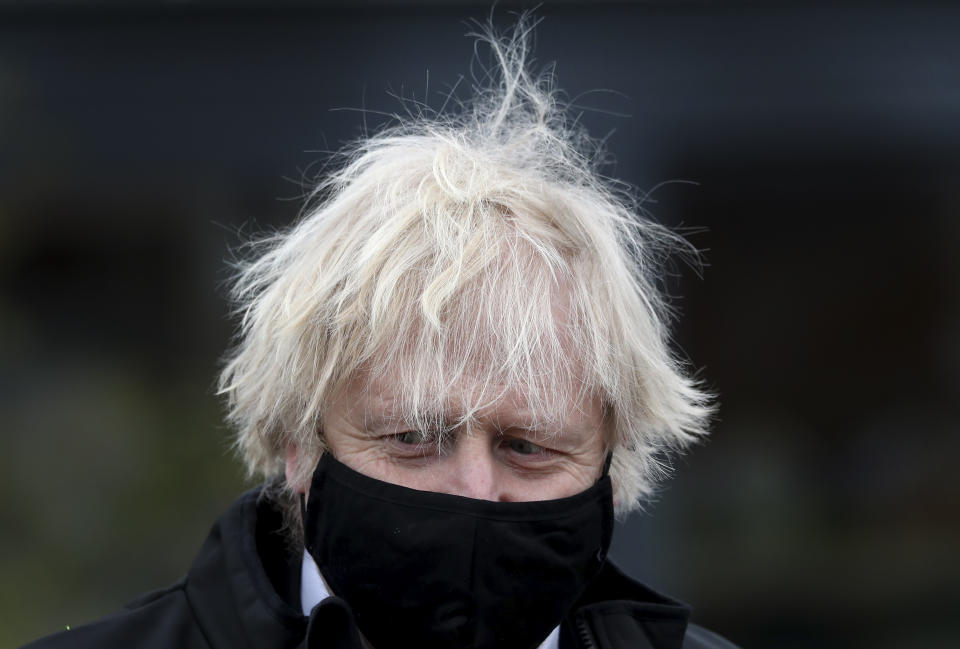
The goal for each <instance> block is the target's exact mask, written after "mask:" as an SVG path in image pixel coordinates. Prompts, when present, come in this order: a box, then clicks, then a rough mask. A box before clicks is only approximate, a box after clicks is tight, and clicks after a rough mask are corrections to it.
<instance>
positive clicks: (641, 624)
mask: <svg viewBox="0 0 960 649" xmlns="http://www.w3.org/2000/svg"><path fill="white" fill-rule="evenodd" d="M689 618H690V607H689V606H687V605H686V604H683V603H682V602H679V601H677V600H675V599H672V598H670V597H667V596H666V595H663V594H661V593H658V592H657V591H655V590H653V589H652V588H649V587H647V586H645V585H644V584H642V583H640V582H638V581H636V580H635V579H631V578H630V577H628V576H626V575H625V574H623V572H621V571H620V569H619V568H618V567H617V566H616V565H614V564H613V563H611V562H610V561H609V560H608V561H607V562H606V563H605V564H604V567H603V568H602V569H601V571H600V574H599V575H597V578H596V579H595V580H594V581H593V582H592V583H591V584H590V586H589V587H588V588H587V590H586V592H584V594H583V596H582V597H581V598H580V600H579V601H578V603H577V605H576V607H575V609H574V613H573V614H572V615H570V616H568V617H567V619H566V620H564V623H563V625H562V626H561V638H562V639H561V643H560V646H561V648H567V647H578V648H581V647H582V648H583V649H607V648H608V647H633V648H635V649H681V647H682V646H683V638H684V635H685V634H686V630H687V620H688V619H689Z"/></svg>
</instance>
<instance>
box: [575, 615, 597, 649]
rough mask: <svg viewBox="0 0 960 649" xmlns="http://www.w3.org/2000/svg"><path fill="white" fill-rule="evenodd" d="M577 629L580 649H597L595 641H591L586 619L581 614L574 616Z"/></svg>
mask: <svg viewBox="0 0 960 649" xmlns="http://www.w3.org/2000/svg"><path fill="white" fill-rule="evenodd" d="M574 621H575V623H576V627H577V635H579V636H580V646H581V647H582V649H598V647H597V643H596V641H595V640H594V639H593V633H591V632H590V625H588V624H587V617H586V616H585V615H584V614H583V613H578V614H577V615H575V616H574Z"/></svg>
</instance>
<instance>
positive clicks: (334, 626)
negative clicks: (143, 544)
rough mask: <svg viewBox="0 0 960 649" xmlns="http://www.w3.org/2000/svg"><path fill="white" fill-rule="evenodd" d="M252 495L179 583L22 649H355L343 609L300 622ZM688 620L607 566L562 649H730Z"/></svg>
mask: <svg viewBox="0 0 960 649" xmlns="http://www.w3.org/2000/svg"><path fill="white" fill-rule="evenodd" d="M258 494H259V490H256V489H255V490H253V491H249V492H247V493H246V494H244V495H243V496H241V497H240V499H239V500H237V502H235V503H234V504H233V505H232V506H231V507H230V509H228V510H227V512H226V513H225V514H224V515H223V516H222V517H221V518H220V520H219V521H217V523H216V524H214V526H213V529H212V530H211V532H210V536H209V537H208V538H207V540H206V542H205V543H204V544H203V547H202V548H201V550H200V553H199V555H198V556H197V558H196V560H195V561H194V562H193V566H192V567H191V568H190V571H189V572H188V573H187V576H186V577H185V578H183V579H181V580H180V581H179V582H177V583H175V584H173V585H172V586H169V587H168V588H164V589H161V590H157V591H153V592H151V593H147V594H145V595H143V596H141V597H140V598H138V599H137V600H135V601H134V602H132V603H130V604H129V605H127V606H126V607H125V608H124V609H123V610H121V611H119V612H117V613H114V614H112V615H108V616H106V617H104V618H101V619H99V620H97V621H95V622H92V623H90V624H87V625H85V626H81V627H77V628H74V629H71V630H69V631H62V632H60V633H58V634H56V635H53V636H50V637H47V638H44V639H41V640H38V641H36V642H34V643H31V644H29V645H27V646H26V647H25V648H24V649H68V648H69V649H94V648H96V649H295V648H296V649H321V648H322V649H360V645H359V637H358V634H357V629H356V626H355V624H354V622H353V615H352V614H351V612H350V609H349V607H348V606H347V605H346V604H345V603H344V602H343V600H341V599H339V598H337V597H330V598H328V599H325V600H324V601H323V602H321V603H320V604H318V605H317V606H316V607H315V608H314V610H313V613H312V614H311V616H310V617H309V619H308V618H306V617H304V616H303V615H302V614H301V611H300V605H299V600H300V589H299V581H298V580H299V574H300V569H299V565H300V560H301V557H299V556H293V555H291V553H289V552H286V551H285V549H284V540H283V539H282V538H281V537H280V535H279V534H278V533H277V530H279V529H280V519H279V514H278V513H277V512H276V511H275V510H274V509H273V508H272V506H271V505H270V504H269V503H267V502H265V501H264V500H263V499H261V498H259V497H258ZM689 613H690V611H689V609H688V608H687V607H686V606H684V605H683V604H680V603H678V602H676V601H674V600H671V599H669V598H666V597H664V596H663V595H660V594H658V593H656V592H654V591H652V590H650V589H649V588H647V587H646V586H643V585H642V584H640V583H638V582H636V581H633V580H632V579H630V578H628V577H626V576H625V575H623V574H622V573H621V572H620V571H619V570H618V569H617V568H616V567H615V566H613V565H612V564H610V563H609V562H608V563H607V565H606V566H605V567H604V568H603V569H602V571H601V573H600V576H599V577H598V578H597V579H596V581H595V582H594V583H593V584H592V585H591V586H590V588H589V589H588V591H587V592H586V593H585V594H584V596H583V598H582V599H581V601H580V603H579V604H578V605H577V607H576V608H575V610H574V612H573V614H571V615H570V616H568V617H567V619H565V620H564V621H563V623H562V624H561V627H560V647H561V649H620V648H626V647H629V648H631V649H736V648H735V647H734V645H732V644H730V643H729V642H727V641H726V640H724V639H723V638H721V637H720V636H717V635H716V634H714V633H711V632H710V631H707V630H705V629H702V628H700V627H697V626H695V625H692V624H687V618H688V617H689Z"/></svg>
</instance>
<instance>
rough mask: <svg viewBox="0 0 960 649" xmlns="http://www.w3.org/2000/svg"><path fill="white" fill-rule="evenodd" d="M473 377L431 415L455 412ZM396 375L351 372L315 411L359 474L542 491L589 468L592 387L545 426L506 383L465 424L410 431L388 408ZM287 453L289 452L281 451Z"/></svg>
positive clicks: (442, 485) (598, 465)
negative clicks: (322, 411)
mask: <svg viewBox="0 0 960 649" xmlns="http://www.w3.org/2000/svg"><path fill="white" fill-rule="evenodd" d="M474 389H475V386H474V385H473V384H471V383H470V382H469V381H464V382H463V383H462V384H461V387H460V388H459V389H457V390H454V393H453V394H452V396H451V399H449V400H448V402H447V406H446V408H447V410H448V412H444V413H440V414H441V417H440V419H441V420H445V421H457V419H458V416H459V414H460V411H459V410H458V408H459V407H460V406H461V404H463V403H468V402H469V401H468V397H470V396H471V395H472V394H473V390H474ZM396 394H397V383H396V378H395V377H394V376H392V375H391V374H389V373H386V374H383V375H380V376H379V377H376V378H370V377H363V378H360V377H358V378H355V379H354V380H353V381H351V382H350V383H348V384H347V386H346V388H345V389H344V390H342V391H341V393H340V394H339V396H338V398H337V399H336V400H335V401H334V403H333V404H332V406H331V407H330V409H329V411H328V412H327V414H326V416H325V417H324V429H323V432H324V436H325V439H326V443H327V447H328V449H329V451H330V452H331V453H333V456H334V457H335V458H336V459H337V460H339V461H340V462H343V463H344V464H346V465H347V466H349V467H350V468H352V469H354V470H355V471H359V472H360V473H363V474H364V475H366V476H369V477H371V478H375V479H377V480H383V481H385V482H390V483H393V484H398V485H401V486H404V487H409V488H412V489H419V490H422V491H435V492H439V493H447V494H453V495H457V496H465V497H468V498H476V499H481V500H493V501H502V502H506V501H530V500H551V499H555V498H564V497H566V496H572V495H574V494H577V493H579V492H581V491H583V490H584V489H586V488H587V487H589V486H590V485H592V484H593V483H594V482H596V480H597V479H598V478H599V476H600V473H601V469H602V465H603V460H604V456H605V448H606V444H605V440H606V427H605V424H604V416H603V404H602V402H601V400H600V398H599V397H596V396H592V397H585V398H584V399H582V400H581V401H580V402H570V403H568V404H567V405H566V407H565V408H564V410H563V412H562V413H561V416H560V417H559V418H558V419H557V422H556V423H555V424H554V425H553V429H551V430H543V429H542V428H540V429H537V428H536V427H535V425H534V422H533V421H532V419H531V416H530V413H529V409H528V407H527V405H526V403H525V401H524V399H523V396H522V395H521V394H519V393H518V391H516V390H507V391H506V393H505V397H504V398H503V399H501V400H500V401H498V402H497V403H496V404H495V405H493V406H490V407H488V408H486V409H484V410H481V411H480V412H479V413H478V414H477V415H476V416H475V417H474V418H472V419H471V420H470V421H469V423H468V424H465V425H462V426H460V427H459V428H452V429H449V430H448V431H447V432H446V434H445V440H444V441H443V443H442V445H440V446H438V444H437V441H436V432H435V431H418V430H415V429H414V428H413V427H412V426H410V425H409V424H408V423H406V422H404V421H402V420H398V419H397V417H396V416H394V405H395V404H396V401H397V398H396ZM288 456H289V453H288Z"/></svg>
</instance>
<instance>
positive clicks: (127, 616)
mask: <svg viewBox="0 0 960 649" xmlns="http://www.w3.org/2000/svg"><path fill="white" fill-rule="evenodd" d="M95 647H96V648H98V649H174V648H176V649H209V644H208V643H207V641H206V639H205V638H204V636H203V633H202V632H201V630H200V628H199V627H198V626H197V623H196V621H195V619H194V617H193V612H192V611H191V609H190V604H189V603H188V602H187V597H186V594H185V592H184V582H183V581H180V582H178V583H176V584H174V585H173V586H169V587H167V588H164V589H161V590H155V591H151V592H149V593H145V594H144V595H141V596H140V597H138V598H137V599H135V600H134V601H133V602H131V603H130V604H128V605H127V606H126V607H125V608H123V609H121V610H119V611H117V612H115V613H111V614H110V615H107V616H105V617H102V618H100V619H98V620H95V621H93V622H90V623H89V624H84V625H82V626H78V627H74V628H70V629H65V630H63V631H61V632H59V633H55V634H54V635H51V636H47V637H46V638H41V639H40V640H37V641H35V642H32V643H30V644H28V645H26V646H25V647H23V649H94V648H95Z"/></svg>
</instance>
